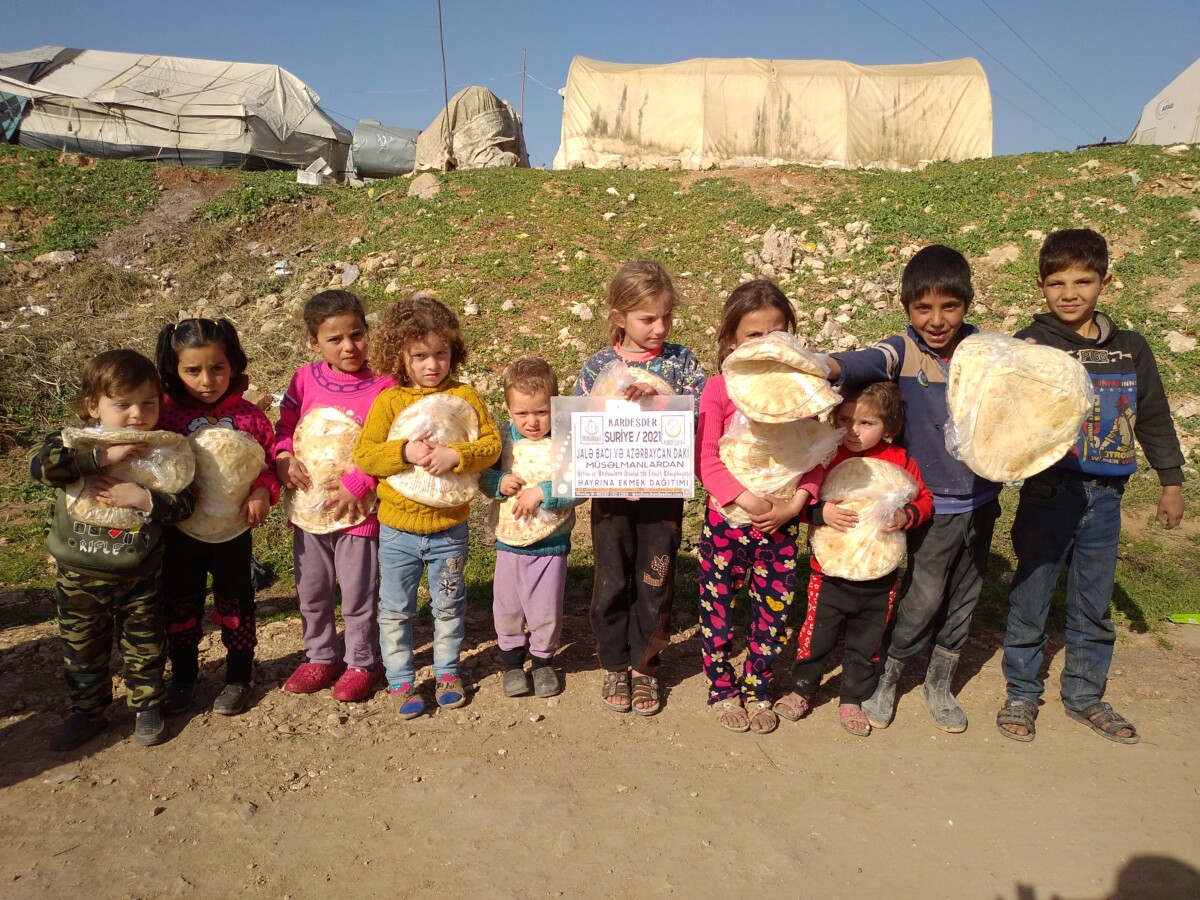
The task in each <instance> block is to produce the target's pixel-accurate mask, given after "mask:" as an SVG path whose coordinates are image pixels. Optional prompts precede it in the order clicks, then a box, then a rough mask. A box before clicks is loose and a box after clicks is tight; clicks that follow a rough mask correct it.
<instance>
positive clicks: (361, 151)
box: [350, 119, 421, 178]
mask: <svg viewBox="0 0 1200 900" xmlns="http://www.w3.org/2000/svg"><path fill="white" fill-rule="evenodd" d="M420 136H421V132H420V131H418V130H417V129H416V128H398V127H396V126H394V125H384V124H383V123H381V122H379V121H378V120H377V119H359V120H358V124H357V125H355V126H354V143H353V144H351V145H350V159H351V165H353V166H354V169H355V171H357V172H358V174H359V176H360V177H362V178H391V177H392V176H394V175H407V174H408V173H409V172H411V171H412V170H413V166H414V165H416V161H417V138H419V137H420Z"/></svg>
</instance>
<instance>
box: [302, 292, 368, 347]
mask: <svg viewBox="0 0 1200 900" xmlns="http://www.w3.org/2000/svg"><path fill="white" fill-rule="evenodd" d="M343 315H351V316H357V317H358V320H359V321H360V322H362V323H363V325H364V326H365V325H366V324H367V314H366V313H365V312H364V311H363V305H362V301H361V300H359V299H358V297H357V295H355V294H354V293H352V292H351V291H343V290H340V289H338V290H329V291H321V292H320V293H319V294H313V295H312V296H311V297H309V298H308V300H307V301H306V302H305V304H304V327H306V328H307V329H308V336H309V337H314V338H315V337H316V336H317V330H318V329H319V328H320V327H321V323H322V322H324V321H325V320H326V319H332V318H333V317H334V316H343Z"/></svg>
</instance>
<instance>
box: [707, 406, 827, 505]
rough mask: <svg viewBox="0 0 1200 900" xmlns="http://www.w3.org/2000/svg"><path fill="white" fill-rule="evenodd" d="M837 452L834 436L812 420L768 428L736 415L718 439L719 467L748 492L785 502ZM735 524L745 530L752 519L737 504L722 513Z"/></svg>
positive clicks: (823, 426) (801, 420)
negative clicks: (803, 479)
mask: <svg viewBox="0 0 1200 900" xmlns="http://www.w3.org/2000/svg"><path fill="white" fill-rule="evenodd" d="M837 448H838V433H837V432H836V431H834V429H832V428H830V427H829V426H828V425H824V424H822V423H820V422H818V421H816V420H815V419H799V420H797V421H795V422H781V423H779V424H770V423H765V422H750V421H748V420H747V419H746V418H745V417H744V416H741V415H740V414H738V415H736V416H734V418H733V421H731V422H730V425H729V430H728V431H726V433H725V434H724V435H723V436H722V437H721V440H720V444H719V449H718V453H719V455H720V458H721V462H722V463H724V465H725V468H726V469H728V470H729V474H731V475H732V476H733V477H734V478H736V479H737V480H738V481H740V482H741V483H742V485H743V487H745V488H746V489H747V490H749V491H753V492H754V493H755V494H757V495H758V496H760V497H766V496H771V497H774V498H775V499H777V500H781V501H783V502H785V503H786V502H787V501H789V500H791V499H792V497H793V496H794V495H795V493H796V485H797V484H798V483H799V481H800V476H801V475H803V474H804V473H805V472H807V471H809V470H810V469H812V468H814V467H816V466H819V465H824V464H825V463H827V462H829V460H830V459H832V458H833V455H834V454H835V453H836V452H837ZM721 513H722V514H723V515H724V516H725V519H726V520H727V521H728V522H730V523H731V524H734V525H749V524H750V515H749V513H747V512H746V511H745V510H744V509H742V507H740V506H738V505H737V504H736V503H730V504H728V505H726V506H723V507H722V508H721Z"/></svg>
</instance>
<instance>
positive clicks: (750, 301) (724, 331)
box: [717, 278, 796, 369]
mask: <svg viewBox="0 0 1200 900" xmlns="http://www.w3.org/2000/svg"><path fill="white" fill-rule="evenodd" d="M760 309H773V310H775V311H776V312H778V313H779V315H780V316H781V317H782V318H783V325H784V330H786V331H789V332H795V330H796V311H795V310H794V309H792V304H791V301H789V300H788V298H787V296H786V295H785V294H784V293H783V291H781V290H780V289H779V288H778V287H777V286H776V284H775V283H774V282H773V281H768V280H767V279H765V278H756V279H754V280H753V281H747V282H744V283H743V284H739V285H738V286H737V287H735V288H734V289H733V290H732V291H730V292H729V297H728V298H727V299H726V300H725V311H724V312H723V313H722V314H721V330H720V331H719V332H718V333H717V368H718V369H719V368H720V367H721V363H723V362H725V357H727V356H728V355H729V354H730V353H731V352H732V350H733V344H734V341H735V340H736V339H737V330H738V326H739V325H740V324H741V323H742V318H743V317H744V316H747V315H749V314H750V313H754V312H758V311H759V310H760Z"/></svg>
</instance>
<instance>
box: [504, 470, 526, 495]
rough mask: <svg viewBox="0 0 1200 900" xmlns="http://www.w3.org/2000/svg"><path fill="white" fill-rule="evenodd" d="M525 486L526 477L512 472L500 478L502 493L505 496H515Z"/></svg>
mask: <svg viewBox="0 0 1200 900" xmlns="http://www.w3.org/2000/svg"><path fill="white" fill-rule="evenodd" d="M523 487H525V479H524V478H521V477H520V476H519V475H514V474H513V473H512V472H509V473H508V474H507V475H505V476H504V477H503V478H501V479H500V493H501V494H503V495H504V496H505V497H515V496H516V495H517V492H518V491H520V490H521V489H522V488H523Z"/></svg>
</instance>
